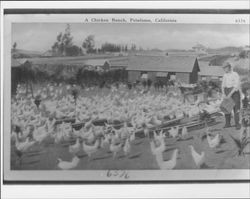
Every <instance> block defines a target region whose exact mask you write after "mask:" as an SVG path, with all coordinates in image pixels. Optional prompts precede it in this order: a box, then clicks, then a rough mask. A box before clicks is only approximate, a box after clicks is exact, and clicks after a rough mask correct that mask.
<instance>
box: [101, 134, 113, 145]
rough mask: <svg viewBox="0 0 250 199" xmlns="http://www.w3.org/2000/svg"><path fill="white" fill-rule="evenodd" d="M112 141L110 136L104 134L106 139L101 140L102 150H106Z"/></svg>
mask: <svg viewBox="0 0 250 199" xmlns="http://www.w3.org/2000/svg"><path fill="white" fill-rule="evenodd" d="M110 139H111V137H110V134H104V137H102V139H101V144H100V145H101V148H105V146H106V145H108V144H109V140H110Z"/></svg>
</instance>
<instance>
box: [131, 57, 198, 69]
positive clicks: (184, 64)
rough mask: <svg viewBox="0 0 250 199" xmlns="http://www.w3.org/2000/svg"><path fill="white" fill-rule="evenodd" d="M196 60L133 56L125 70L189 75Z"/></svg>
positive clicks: (190, 58) (193, 58)
mask: <svg viewBox="0 0 250 199" xmlns="http://www.w3.org/2000/svg"><path fill="white" fill-rule="evenodd" d="M196 60H197V59H196V57H195V56H133V57H131V58H130V59H129V62H128V68H127V70H130V71H131V70H132V71H133V70H134V71H138V70H139V71H156V72H188V73H191V72H192V70H193V67H194V64H195V61H196Z"/></svg>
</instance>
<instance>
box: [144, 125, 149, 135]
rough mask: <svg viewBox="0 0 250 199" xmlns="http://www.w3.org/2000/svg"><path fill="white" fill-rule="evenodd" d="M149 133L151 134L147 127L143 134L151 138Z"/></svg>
mask: <svg viewBox="0 0 250 199" xmlns="http://www.w3.org/2000/svg"><path fill="white" fill-rule="evenodd" d="M149 132H150V130H149V128H147V127H145V128H143V133H144V135H145V137H148V136H149Z"/></svg>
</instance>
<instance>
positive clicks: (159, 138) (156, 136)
mask: <svg viewBox="0 0 250 199" xmlns="http://www.w3.org/2000/svg"><path fill="white" fill-rule="evenodd" d="M153 134H154V140H155V141H160V140H162V139H164V136H163V130H161V131H160V133H159V135H157V133H156V131H154V132H153Z"/></svg>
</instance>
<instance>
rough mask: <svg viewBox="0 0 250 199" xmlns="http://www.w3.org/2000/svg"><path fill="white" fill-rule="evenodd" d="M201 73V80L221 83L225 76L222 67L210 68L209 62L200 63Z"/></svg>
mask: <svg viewBox="0 0 250 199" xmlns="http://www.w3.org/2000/svg"><path fill="white" fill-rule="evenodd" d="M199 66H200V72H199V80H205V81H210V80H215V81H221V80H222V76H223V75H224V70H223V68H222V66H210V65H209V63H208V62H201V61H200V62H199Z"/></svg>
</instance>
